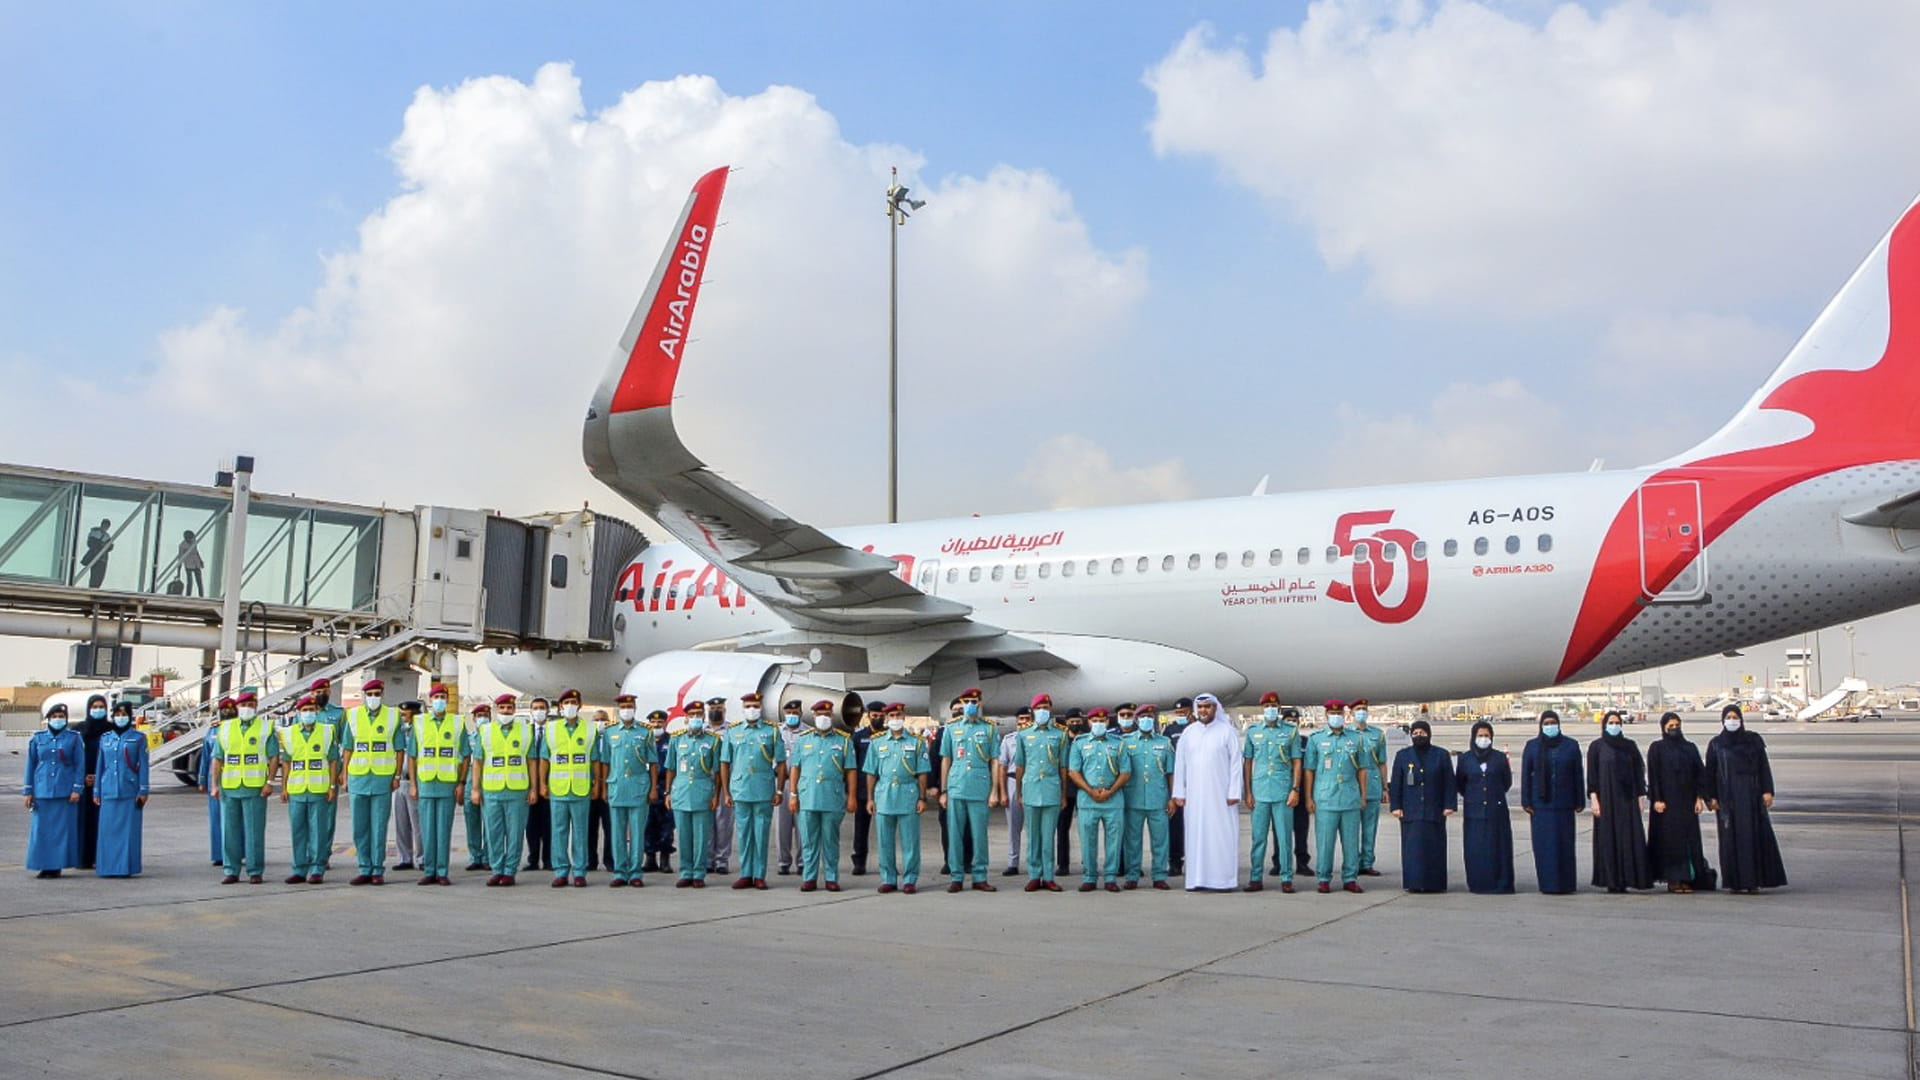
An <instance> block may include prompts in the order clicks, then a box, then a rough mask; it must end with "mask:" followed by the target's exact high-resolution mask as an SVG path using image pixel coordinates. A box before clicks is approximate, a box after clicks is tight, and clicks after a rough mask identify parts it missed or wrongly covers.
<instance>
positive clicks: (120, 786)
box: [93, 701, 149, 877]
mask: <svg viewBox="0 0 1920 1080" xmlns="http://www.w3.org/2000/svg"><path fill="white" fill-rule="evenodd" d="M95 767H96V769H97V771H96V772H95V773H94V775H93V805H94V809H95V810H96V811H98V814H99V818H100V833H99V840H98V845H99V846H98V847H97V848H96V849H95V854H94V861H93V872H94V873H96V874H98V875H100V876H101V877H132V876H134V875H135V874H138V873H139V872H140V824H141V822H140V819H141V813H142V811H143V809H144V808H145V807H146V805H147V787H148V783H149V771H148V768H147V736H146V734H145V733H143V732H142V731H140V729H138V728H136V727H134V726H133V706H132V705H130V704H128V703H127V702H124V701H123V702H120V703H119V704H117V705H115V706H114V707H113V720H112V723H111V725H110V727H109V730H108V731H107V733H106V734H105V735H102V736H100V754H99V757H98V759H97V760H96V763H95Z"/></svg>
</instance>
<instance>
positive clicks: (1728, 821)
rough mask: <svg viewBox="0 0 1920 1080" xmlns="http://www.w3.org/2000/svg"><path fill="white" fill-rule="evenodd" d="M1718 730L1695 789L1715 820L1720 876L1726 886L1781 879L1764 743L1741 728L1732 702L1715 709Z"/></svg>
mask: <svg viewBox="0 0 1920 1080" xmlns="http://www.w3.org/2000/svg"><path fill="white" fill-rule="evenodd" d="M1720 726H1721V727H1722V729H1723V730H1722V731H1721V732H1720V734H1718V735H1715V736H1714V737H1713V741H1712V742H1710V743H1708V744H1707V760H1706V768H1705V770H1704V772H1703V774H1702V775H1703V777H1704V781H1705V782H1704V783H1703V784H1702V785H1701V794H1703V795H1705V796H1706V798H1707V807H1708V809H1710V810H1712V811H1713V812H1714V815H1715V819H1716V821H1717V822H1718V824H1719V826H1720V876H1721V879H1722V880H1723V881H1724V883H1725V884H1726V887H1727V889H1728V890H1729V891H1731V892H1736V893H1753V892H1758V891H1759V890H1761V889H1774V888H1778V887H1780V886H1782V885H1785V884H1786V883H1787V868H1786V866H1785V864H1783V863H1782V862H1781V861H1780V844H1779V842H1778V841H1777V840H1775V839H1774V837H1773V822H1772V820H1771V819H1769V818H1768V816H1767V810H1768V809H1769V808H1770V807H1772V806H1773V767H1772V766H1771V765H1769V764H1768V763H1767V744H1766V741H1765V740H1763V739H1761V738H1760V736H1758V735H1756V734H1754V733H1753V732H1751V731H1748V730H1747V722H1746V718H1745V717H1744V716H1743V715H1742V714H1741V712H1740V707H1739V706H1738V705H1729V706H1727V707H1726V708H1725V709H1722V710H1721V711H1720Z"/></svg>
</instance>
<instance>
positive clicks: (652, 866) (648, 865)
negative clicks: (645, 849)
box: [640, 855, 660, 874]
mask: <svg viewBox="0 0 1920 1080" xmlns="http://www.w3.org/2000/svg"><path fill="white" fill-rule="evenodd" d="M640 872H641V873H643V874H657V873H659V872H660V864H659V862H658V861H656V860H655V858H654V857H653V856H652V855H649V856H647V857H646V859H645V860H644V861H642V862H641V863H640Z"/></svg>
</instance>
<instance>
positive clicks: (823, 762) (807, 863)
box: [787, 701, 858, 892]
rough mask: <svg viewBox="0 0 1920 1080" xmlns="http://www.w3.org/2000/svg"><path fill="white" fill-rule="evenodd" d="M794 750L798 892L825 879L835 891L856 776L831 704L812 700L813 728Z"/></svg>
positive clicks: (791, 771) (791, 788)
mask: <svg viewBox="0 0 1920 1080" xmlns="http://www.w3.org/2000/svg"><path fill="white" fill-rule="evenodd" d="M793 749H794V754H795V760H794V761H792V762H790V763H789V766H790V767H789V768H788V770H787V775H788V777H789V782H788V792H789V794H788V796H787V806H788V808H789V809H791V810H792V811H793V812H794V813H796V814H799V815H800V873H801V876H802V877H803V878H804V879H805V880H804V881H802V882H801V884H800V891H801V892H812V891H813V890H814V889H815V888H816V887H817V885H816V883H817V882H820V881H821V880H822V879H823V878H824V881H825V884H826V887H827V891H828V892H839V891H840V822H841V821H842V820H843V819H844V818H845V817H846V816H847V815H848V814H849V813H851V812H852V811H853V807H854V800H855V798H856V795H857V793H856V791H855V784H856V783H857V780H858V774H857V773H855V772H854V765H853V740H852V739H851V738H849V737H848V736H847V734H846V732H843V731H838V730H835V728H834V726H833V702H831V701H816V702H814V705H813V730H812V731H811V732H809V733H808V734H807V735H806V736H805V737H804V738H802V739H800V741H799V742H797V743H795V744H794V747H793Z"/></svg>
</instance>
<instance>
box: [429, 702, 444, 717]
mask: <svg viewBox="0 0 1920 1080" xmlns="http://www.w3.org/2000/svg"><path fill="white" fill-rule="evenodd" d="M427 708H428V709H430V710H432V711H433V715H435V716H445V715H446V712H447V699H446V698H434V699H433V700H432V701H429V702H427Z"/></svg>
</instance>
